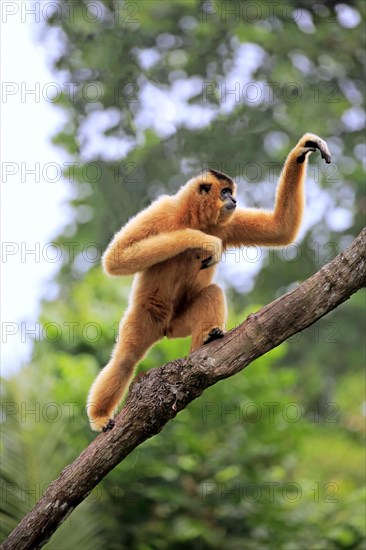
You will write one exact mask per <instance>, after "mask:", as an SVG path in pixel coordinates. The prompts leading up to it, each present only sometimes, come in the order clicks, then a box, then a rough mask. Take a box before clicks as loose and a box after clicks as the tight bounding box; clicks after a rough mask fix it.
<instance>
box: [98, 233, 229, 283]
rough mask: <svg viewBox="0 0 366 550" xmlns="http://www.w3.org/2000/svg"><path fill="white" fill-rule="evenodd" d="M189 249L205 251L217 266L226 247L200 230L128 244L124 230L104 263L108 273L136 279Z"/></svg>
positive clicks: (105, 257)
mask: <svg viewBox="0 0 366 550" xmlns="http://www.w3.org/2000/svg"><path fill="white" fill-rule="evenodd" d="M188 248H200V249H203V250H205V251H207V253H208V254H210V255H211V256H212V257H213V260H212V261H213V262H216V261H218V260H219V258H220V255H221V248H222V246H221V240H220V239H219V238H218V237H214V236H212V235H206V234H205V233H203V232H202V231H199V230H196V229H178V230H176V231H171V232H169V233H159V234H158V235H152V236H151V237H147V238H145V239H143V240H138V241H136V242H133V243H132V244H127V243H126V241H125V239H124V238H123V230H122V232H121V234H117V235H116V237H115V238H114V239H113V241H112V242H111V244H110V245H109V247H108V248H107V250H106V251H105V253H104V255H103V258H102V262H103V267H104V269H105V271H106V272H107V273H109V274H110V275H133V274H134V273H137V272H139V271H144V270H145V269H148V268H149V267H151V266H153V265H155V264H158V263H160V262H164V261H165V260H168V259H169V258H172V257H174V256H177V255H178V254H180V253H181V252H184V251H185V250H187V249H188Z"/></svg>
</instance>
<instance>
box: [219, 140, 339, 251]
mask: <svg viewBox="0 0 366 550" xmlns="http://www.w3.org/2000/svg"><path fill="white" fill-rule="evenodd" d="M317 149H318V150H319V151H320V153H321V156H322V158H324V160H325V162H326V163H328V164H329V163H330V162H331V157H330V152H329V149H328V147H327V144H326V143H325V142H324V141H323V140H322V139H320V138H319V137H318V136H316V135H315V134H310V133H308V134H305V135H304V136H303V137H302V138H301V139H300V140H299V142H298V144H297V145H296V147H294V149H292V151H291V152H290V154H289V155H288V157H287V159H286V161H285V164H284V167H283V169H282V172H281V175H280V179H279V182H278V186H277V193H276V202H275V207H274V210H273V211H271V212H270V211H266V210H257V209H254V208H253V209H250V208H248V209H244V208H238V209H237V210H236V212H235V214H234V215H233V217H232V219H231V220H230V222H229V223H228V224H227V225H226V226H225V227H224V228H223V234H222V235H220V236H222V238H223V241H224V244H225V246H226V247H230V246H241V245H244V246H245V245H247V246H249V245H263V246H271V245H285V244H289V243H290V242H291V241H293V239H294V238H295V237H296V234H297V231H298V229H299V226H300V222H301V218H302V214H303V210H304V180H305V176H306V167H307V156H308V153H311V152H313V151H316V150H317Z"/></svg>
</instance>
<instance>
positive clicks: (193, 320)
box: [167, 285, 227, 352]
mask: <svg viewBox="0 0 366 550" xmlns="http://www.w3.org/2000/svg"><path fill="white" fill-rule="evenodd" d="M226 315H227V307H226V299H225V294H224V293H223V291H222V290H221V288H220V287H219V286H217V285H209V286H207V287H206V288H204V289H203V290H201V292H199V294H198V295H197V296H196V298H194V300H192V302H191V303H190V304H189V305H188V307H187V309H186V310H185V311H184V312H183V313H182V314H181V315H178V316H177V317H175V318H173V320H172V322H171V325H170V327H169V330H168V333H167V337H168V338H181V337H184V336H189V335H192V343H191V349H190V351H191V352H192V351H195V350H196V349H198V348H199V347H201V346H202V345H203V344H208V343H209V342H211V341H212V340H216V338H221V337H222V336H224V332H225V322H226Z"/></svg>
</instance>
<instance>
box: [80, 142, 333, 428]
mask: <svg viewBox="0 0 366 550" xmlns="http://www.w3.org/2000/svg"><path fill="white" fill-rule="evenodd" d="M309 140H310V141H311V140H312V141H317V140H318V141H319V138H318V137H317V136H315V135H314V134H305V135H304V136H303V137H302V138H301V140H300V141H299V142H298V144H297V145H296V147H295V148H294V149H293V150H292V151H291V153H290V154H289V156H288V158H287V159H286V162H285V165H284V167H283V170H282V173H281V176H280V180H279V183H278V187H277V197H276V203H275V208H274V211H273V212H269V211H264V210H256V209H241V208H236V210H230V211H229V210H227V209H226V208H225V207H224V206H225V204H226V202H225V201H224V199H223V198H222V195H221V193H222V190H223V189H224V188H226V189H227V188H229V189H231V192H232V196H233V197H234V196H235V191H236V186H235V184H234V183H233V182H232V181H231V180H230V178H227V176H224V175H222V176H223V177H221V176H220V174H217V173H216V174H215V173H214V171H213V172H211V171H208V172H206V173H204V174H202V175H200V176H197V177H195V178H193V179H191V180H190V181H189V182H188V183H187V184H186V185H185V186H183V187H182V188H181V189H180V190H179V191H178V193H177V194H176V195H174V196H163V197H161V198H159V199H158V200H157V201H155V202H154V203H153V204H151V205H150V206H149V207H148V208H147V209H145V210H143V211H142V212H140V213H139V214H138V215H137V216H135V217H134V218H132V219H131V220H130V221H129V222H128V223H127V225H126V226H125V227H123V228H122V229H121V230H120V231H119V233H117V234H116V235H115V237H114V239H113V240H112V242H111V244H110V245H109V247H108V249H107V250H106V252H105V254H104V256H103V267H104V269H105V271H106V272H107V273H108V274H110V275H130V274H135V273H136V275H135V279H134V282H133V288H132V292H131V297H130V305H129V307H128V309H127V311H126V313H125V315H124V317H123V319H122V321H121V323H120V330H119V338H118V342H117V344H116V346H115V348H114V351H113V353H112V357H111V359H110V361H109V363H108V364H107V366H106V367H105V368H104V369H103V370H102V371H101V372H100V374H99V375H98V377H97V378H96V380H95V381H94V384H93V385H92V388H91V390H90V393H89V397H88V403H87V410H88V416H89V419H90V424H91V427H92V428H93V429H95V430H101V429H102V428H103V427H105V426H106V425H107V423H108V421H109V420H110V419H111V418H112V417H113V413H114V409H115V408H116V406H117V405H118V403H119V401H120V400H121V398H122V396H123V394H124V393H125V391H126V389H127V386H128V384H129V382H130V380H131V378H132V376H133V371H134V368H135V365H136V364H137V362H138V361H140V360H141V358H142V357H143V356H144V354H145V353H146V352H147V350H148V349H149V348H150V346H151V345H152V344H153V343H154V342H156V341H157V340H160V339H161V338H163V336H167V337H168V338H175V337H182V336H188V335H191V336H192V344H191V351H194V350H195V349H197V348H198V347H200V346H201V345H202V344H204V342H205V340H206V339H207V337H208V335H209V333H210V331H211V330H212V329H214V328H221V329H222V330H223V329H224V325H225V321H226V302H225V296H224V294H223V292H222V290H221V289H220V288H219V287H218V286H217V285H214V284H212V279H213V276H214V273H215V267H214V264H216V263H217V262H218V261H219V260H220V257H221V253H222V251H223V250H225V249H226V248H227V247H229V246H242V245H283V244H287V243H289V242H291V241H292V240H293V239H294V237H295V236H296V233H297V230H298V228H299V225H300V222H301V217H302V213H303V208H304V180H305V174H306V166H307V153H309V152H311V151H312V150H314V149H310V148H309V147H306V146H305V144H306V142H309ZM322 143H323V144H324V142H322ZM309 149H310V150H309ZM301 155H303V157H304V158H303V162H302V163H301V164H299V162H298V158H299V157H300V156H301ZM327 162H328V160H327ZM225 178H226V179H225ZM202 184H205V185H206V186H211V187H210V188H209V189H208V188H207V189H208V190H203V191H202V187H200V186H202ZM207 258H211V259H210V260H207V261H209V264H210V265H209V269H202V261H203V260H205V259H207Z"/></svg>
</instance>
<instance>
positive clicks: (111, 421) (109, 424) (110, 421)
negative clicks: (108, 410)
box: [103, 418, 114, 432]
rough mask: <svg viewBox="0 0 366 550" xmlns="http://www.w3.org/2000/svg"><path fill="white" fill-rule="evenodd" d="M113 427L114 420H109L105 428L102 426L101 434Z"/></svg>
mask: <svg viewBox="0 0 366 550" xmlns="http://www.w3.org/2000/svg"><path fill="white" fill-rule="evenodd" d="M113 426H114V420H112V418H110V419H109V420H108V422H107V424H106V425H105V426H103V432H107V431H108V430H111V429H112V428H113Z"/></svg>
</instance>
